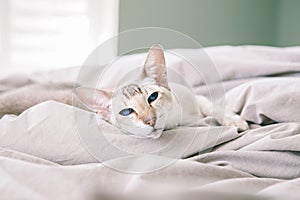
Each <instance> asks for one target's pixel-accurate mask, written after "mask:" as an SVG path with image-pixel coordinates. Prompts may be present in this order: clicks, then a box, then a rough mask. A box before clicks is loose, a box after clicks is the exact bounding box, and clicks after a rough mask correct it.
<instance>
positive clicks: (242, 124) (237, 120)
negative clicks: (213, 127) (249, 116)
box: [222, 115, 249, 131]
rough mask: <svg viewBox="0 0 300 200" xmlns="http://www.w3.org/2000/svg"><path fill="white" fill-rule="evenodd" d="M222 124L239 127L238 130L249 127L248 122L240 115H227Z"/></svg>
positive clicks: (244, 129)
mask: <svg viewBox="0 0 300 200" xmlns="http://www.w3.org/2000/svg"><path fill="white" fill-rule="evenodd" d="M222 125H224V126H234V127H237V128H238V131H246V130H248V129H249V126H248V123H247V122H246V121H245V120H244V119H243V118H242V117H241V116H239V115H231V116H225V117H224V119H223V123H222Z"/></svg>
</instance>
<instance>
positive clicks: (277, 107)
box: [0, 46, 300, 200]
mask: <svg viewBox="0 0 300 200" xmlns="http://www.w3.org/2000/svg"><path fill="white" fill-rule="evenodd" d="M299 50H300V48H298V47H294V48H272V47H258V46H245V47H229V46H226V47H212V48H207V49H206V51H207V53H208V54H209V55H210V56H211V58H212V59H213V60H214V62H215V63H216V64H217V65H218V67H219V69H220V72H221V74H222V77H223V82H222V84H224V86H225V90H226V91H228V92H227V93H226V102H227V104H228V105H229V106H231V107H232V108H233V109H234V110H235V111H236V112H238V113H240V114H241V116H242V117H243V118H245V119H246V120H247V121H248V122H249V124H250V128H251V129H250V130H248V131H244V132H241V133H239V132H237V130H236V128H234V127H220V126H213V127H202V126H199V127H182V128H180V129H176V130H169V131H166V132H165V133H164V134H163V136H162V137H161V138H160V139H158V140H152V139H138V138H132V137H129V136H126V135H123V134H120V132H119V131H118V130H117V129H115V128H114V127H111V126H110V124H107V123H106V122H103V121H102V122H101V123H102V128H104V129H105V130H107V131H106V132H105V133H104V136H105V137H106V139H107V140H108V141H110V144H112V145H114V146H117V147H119V148H121V149H123V150H125V151H130V152H131V153H133V154H134V153H138V154H140V153H143V152H150V151H152V152H153V150H155V149H160V148H161V147H165V146H167V147H168V148H165V150H164V151H163V152H162V151H161V152H162V153H161V152H159V151H158V152H159V153H157V154H155V155H156V156H155V157H154V159H152V158H151V159H148V158H146V159H145V158H142V159H144V160H142V162H141V157H135V156H126V155H127V154H125V155H121V154H120V156H121V158H117V157H116V155H115V154H113V153H112V152H111V149H110V148H108V147H107V146H105V145H106V143H102V142H103V141H101V140H100V141H98V140H97V141H98V143H97V142H96V144H97V146H95V147H93V146H88V145H86V144H85V140H84V139H83V138H82V137H79V134H78V126H77V124H76V123H77V122H76V120H74V112H75V113H77V114H78V113H79V115H80V116H85V117H86V119H88V120H89V122H90V124H95V120H94V119H95V116H94V115H93V114H92V113H89V112H87V111H84V110H81V109H79V108H74V107H72V106H70V105H67V104H66V103H68V102H69V104H70V93H71V90H72V87H71V86H70V85H72V84H71V83H72V80H75V78H76V72H77V70H78V69H77V68H70V69H66V70H67V71H68V70H69V71H71V72H72V73H71V72H70V73H69V74H71V75H72V74H73V76H71V77H69V80H64V79H63V76H58V75H57V74H60V73H62V74H64V73H65V71H63V72H60V71H56V72H52V74H49V73H47V74H43V73H41V74H34V75H32V76H22V78H23V82H22V81H21V82H22V83H20V82H19V84H16V83H15V82H14V79H11V78H4V79H2V81H1V80H0V83H1V91H2V93H0V107H1V106H2V107H4V108H5V109H6V111H5V112H6V113H14V114H19V113H20V112H22V114H20V115H5V116H4V117H2V119H1V120H0V147H1V150H0V177H1V179H0V192H1V199H141V198H144V199H278V200H281V199H300V153H299V152H300V112H299V108H300V89H299V88H300V79H299V76H298V74H299V72H300V51H299ZM191 51H192V50H191ZM112 76H113V74H112ZM18 80H19V81H20V79H18ZM28 80H30V81H28ZM12 83H15V84H12ZM24 84H26V85H27V86H28V85H29V84H30V85H32V84H35V85H37V86H38V88H39V89H40V90H38V91H40V92H38V93H36V94H38V95H40V96H41V98H39V100H35V99H34V100H31V98H30V95H28V94H30V93H34V90H32V89H28V88H26V89H25V90H24ZM45 84H46V85H47V84H49V85H52V84H56V85H57V87H56V88H57V90H56V89H53V90H52V92H53V94H54V95H48V96H46V97H45V95H44V93H45V92H44V93H43V89H41V88H42V87H40V86H39V85H45ZM66 84H69V86H68V87H67V88H68V89H67V91H64V92H62V89H61V88H66V87H65V85H66ZM215 84H216V87H217V85H218V84H221V83H219V82H216V83H215ZM20 87H23V89H20ZM34 87H36V86H34ZM194 89H195V91H196V92H197V93H198V94H204V95H207V93H206V89H205V86H203V85H202V84H201V83H200V82H199V84H196V85H195V88H194ZM19 91H21V92H19ZM56 92H57V93H59V94H64V93H67V96H64V95H61V98H58V96H57V95H55V93H56ZM24 93H25V94H27V96H26V100H25V101H24V99H20V96H22V94H24ZM9 95H10V96H9ZM7 96H9V97H10V98H11V97H12V98H13V99H14V100H13V101H11V102H9V105H10V106H7V105H8V103H7V102H6V101H7ZM17 97H18V98H17ZM54 97H55V99H54ZM27 98H28V99H27ZM45 100H49V101H45ZM53 100H56V101H53ZM24 102H25V103H24ZM40 102H42V103H40ZM14 104H18V105H20V106H19V107H18V109H15V108H14V107H13V105H14ZM22 105H24V106H23V107H22ZM28 107H29V109H27V108H28ZM3 114H5V113H4V111H3V110H2V115H3ZM205 120H209V119H205ZM205 120H204V121H205ZM86 134H91V133H90V132H89V131H87V132H86ZM81 136H82V135H81ZM174 138H175V139H174ZM96 139H99V138H96ZM189 140H191V142H190V141H189ZM170 141H173V143H171V144H170ZM93 148H95V149H93ZM99 157H101V158H102V159H99ZM154 160H156V161H155V162H154ZM141 163H143V165H142V166H141ZM161 163H163V165H162V166H163V167H162V168H161V169H159V168H155V167H156V165H157V164H161ZM166 163H167V164H166ZM120 166H121V168H118V167H120ZM120 169H121V170H120ZM141 169H143V170H144V171H143V170H142V172H145V171H147V170H148V171H149V169H155V170H150V171H151V172H148V173H134V172H138V171H139V170H141ZM135 170H137V171H135Z"/></svg>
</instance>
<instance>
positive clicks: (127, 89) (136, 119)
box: [75, 45, 173, 138]
mask: <svg viewBox="0 0 300 200" xmlns="http://www.w3.org/2000/svg"><path fill="white" fill-rule="evenodd" d="M75 95H76V96H77V97H78V98H79V99H80V100H81V102H82V103H83V104H84V105H85V106H87V108H89V109H90V110H93V111H94V112H96V113H97V114H99V115H100V116H101V117H102V118H103V119H105V120H107V121H109V122H111V123H112V124H113V125H115V126H117V127H118V128H120V129H121V130H122V131H123V132H125V133H127V134H132V135H136V136H141V137H153V138H156V137H159V136H160V135H161V133H162V130H163V128H164V126H165V121H166V117H167V114H168V113H167V111H168V110H170V109H172V106H173V102H172V101H173V98H172V94H171V91H170V88H169V86H168V81H167V70H166V65H165V58H164V52H163V49H162V47H161V46H160V45H153V46H152V47H151V48H150V50H149V52H148V55H147V58H146V61H145V64H144V66H143V69H142V72H141V74H140V76H139V77H137V79H136V80H135V81H133V82H132V83H130V84H127V85H122V86H120V87H118V88H116V89H115V90H114V91H111V90H102V89H91V88H86V87H80V88H77V89H76V90H75Z"/></svg>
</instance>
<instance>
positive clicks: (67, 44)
mask: <svg viewBox="0 0 300 200" xmlns="http://www.w3.org/2000/svg"><path fill="white" fill-rule="evenodd" d="M118 4H119V2H118V0H0V39H1V40H0V42H1V43H0V71H1V70H13V71H31V70H36V69H38V70H42V69H53V68H60V67H68V66H74V65H81V64H82V63H83V62H84V60H85V58H86V57H87V56H88V55H89V53H91V51H92V50H93V49H94V48H95V47H96V46H97V45H99V44H100V43H101V42H103V41H104V40H106V39H108V38H109V37H111V36H113V35H116V34H117V32H118V12H119V11H118ZM115 50H116V49H112V50H111V51H112V54H115Z"/></svg>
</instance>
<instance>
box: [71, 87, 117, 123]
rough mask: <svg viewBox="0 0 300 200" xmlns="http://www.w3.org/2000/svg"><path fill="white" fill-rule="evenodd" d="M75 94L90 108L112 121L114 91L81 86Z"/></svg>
mask: <svg viewBox="0 0 300 200" xmlns="http://www.w3.org/2000/svg"><path fill="white" fill-rule="evenodd" d="M74 94H75V96H76V97H77V98H78V99H79V100H80V101H81V103H83V105H85V106H86V107H87V108H88V109H89V110H92V111H94V112H95V113H97V114H99V115H101V116H102V117H103V118H104V119H105V120H108V121H110V117H111V102H112V100H111V99H112V92H111V91H106V90H98V89H94V88H88V87H79V88H76V89H75V91H74Z"/></svg>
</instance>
